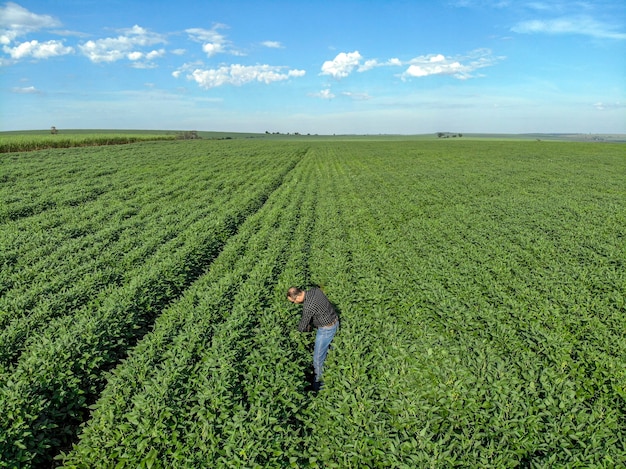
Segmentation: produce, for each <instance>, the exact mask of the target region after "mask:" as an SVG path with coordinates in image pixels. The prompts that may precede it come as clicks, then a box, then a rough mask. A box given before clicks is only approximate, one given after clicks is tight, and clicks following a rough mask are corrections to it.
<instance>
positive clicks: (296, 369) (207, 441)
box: [61, 163, 316, 467]
mask: <svg viewBox="0 0 626 469" xmlns="http://www.w3.org/2000/svg"><path fill="white" fill-rule="evenodd" d="M309 166H310V163H308V164H305V165H300V166H299V167H297V168H296V169H295V170H294V171H293V172H292V174H290V176H289V178H287V179H286V180H285V181H284V184H283V187H282V188H281V190H280V191H278V192H276V193H275V194H273V196H272V197H270V199H268V201H267V203H266V204H265V206H264V207H263V209H262V210H261V211H259V212H258V213H256V214H255V215H254V216H252V217H250V218H249V219H248V220H247V221H246V223H245V224H244V225H243V226H242V227H241V229H240V230H239V232H238V233H237V235H236V236H234V237H233V238H231V239H230V240H229V242H228V244H227V245H226V246H225V247H224V250H223V251H222V253H221V254H220V256H219V257H218V258H217V259H216V260H215V262H214V263H213V264H212V265H211V268H210V270H209V271H208V272H207V273H206V275H204V276H203V277H202V278H200V279H199V280H198V281H197V282H196V283H195V284H194V285H193V287H191V288H189V289H188V290H187V291H186V292H185V295H184V296H183V297H182V298H181V300H180V301H178V302H177V303H176V304H174V305H172V306H171V307H170V308H168V309H167V310H166V311H165V312H164V313H163V314H162V315H161V316H160V317H159V319H158V320H157V322H156V324H155V328H154V331H153V332H152V333H151V334H149V335H148V336H146V337H145V338H144V340H143V341H142V342H141V343H139V344H138V346H137V347H136V348H135V349H134V350H133V352H132V354H131V355H130V356H129V358H128V360H126V361H125V362H124V363H123V364H122V365H120V366H118V367H117V368H116V370H115V371H114V373H113V374H112V376H111V378H110V379H109V381H108V385H107V387H106V388H105V390H104V392H103V394H102V397H101V399H100V400H99V401H98V402H97V404H96V405H95V411H94V412H93V414H92V418H91V420H90V421H89V424H88V425H87V426H86V427H85V429H84V430H83V432H82V434H81V435H80V441H79V443H78V444H77V445H75V447H74V449H73V450H72V451H71V452H70V453H69V454H67V455H65V456H63V457H62V458H61V459H62V460H63V462H64V464H65V467H96V466H100V467H109V466H114V465H117V466H118V467H172V466H185V467H209V466H211V467H229V466H230V467H232V466H244V467H268V466H271V467H288V466H290V465H293V466H294V467H300V466H302V465H303V463H304V462H307V461H308V459H307V455H306V451H305V448H304V438H305V436H306V431H305V429H306V426H307V425H306V422H304V421H302V414H303V413H305V409H306V406H307V397H305V396H304V394H303V392H302V390H303V388H304V385H305V382H304V381H305V370H306V368H307V367H308V366H310V363H309V359H308V354H306V355H307V356H306V358H304V359H303V354H304V353H305V352H304V347H302V345H301V344H300V345H299V343H298V339H299V338H295V340H294V339H293V338H292V334H290V330H293V329H294V324H296V322H297V317H296V316H295V315H292V312H290V310H288V309H287V308H286V301H285V299H284V293H283V292H284V291H286V288H287V287H288V286H289V285H290V282H293V281H294V280H298V279H302V275H303V273H302V272H303V271H302V265H301V261H302V252H303V247H304V246H305V245H306V243H307V242H308V237H309V236H310V233H309V232H308V230H307V227H308V225H309V224H310V223H311V221H312V219H313V214H314V195H315V194H314V191H315V190H316V185H315V184H314V183H312V181H311V175H310V173H308V172H307V171H306V168H307V167H309ZM296 181H297V182H296ZM301 187H304V188H305V189H304V190H302V189H301ZM305 360H306V361H305Z"/></svg>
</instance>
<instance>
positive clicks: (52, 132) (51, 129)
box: [50, 125, 59, 135]
mask: <svg viewBox="0 0 626 469" xmlns="http://www.w3.org/2000/svg"><path fill="white" fill-rule="evenodd" d="M50 133H51V134H52V135H56V134H58V133H59V131H58V130H57V128H56V127H55V126H54V125H53V126H52V127H50Z"/></svg>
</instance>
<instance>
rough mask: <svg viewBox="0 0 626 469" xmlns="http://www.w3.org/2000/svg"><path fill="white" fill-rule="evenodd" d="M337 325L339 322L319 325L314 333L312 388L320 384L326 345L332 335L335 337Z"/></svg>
mask: <svg viewBox="0 0 626 469" xmlns="http://www.w3.org/2000/svg"><path fill="white" fill-rule="evenodd" d="M338 327H339V322H337V324H335V325H333V326H330V327H319V328H318V329H317V333H316V335H315V348H314V350H313V369H314V370H315V384H314V385H313V388H314V389H315V388H316V387H317V388H318V389H319V387H320V386H321V382H322V372H323V371H324V360H326V355H327V354H328V347H329V346H330V343H331V341H332V340H333V337H335V333H336V332H337V328H338ZM316 390H317V389H316Z"/></svg>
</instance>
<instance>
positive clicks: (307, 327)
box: [287, 287, 339, 391]
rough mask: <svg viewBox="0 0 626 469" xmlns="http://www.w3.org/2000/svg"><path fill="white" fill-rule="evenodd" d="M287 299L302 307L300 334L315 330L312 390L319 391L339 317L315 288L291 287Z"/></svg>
mask: <svg viewBox="0 0 626 469" xmlns="http://www.w3.org/2000/svg"><path fill="white" fill-rule="evenodd" d="M287 299H288V300H289V301H291V302H292V303H295V304H301V305H302V318H301V319H300V323H299V324H298V330H299V331H300V332H310V331H311V330H312V328H313V327H315V328H317V333H316V334H315V348H314V349H313V370H314V371H315V382H314V383H313V390H314V391H319V390H320V389H321V387H322V385H323V382H322V371H323V369H324V360H326V354H327V353H328V349H329V347H330V342H331V341H332V340H333V337H335V333H336V332H337V328H338V327H339V317H338V316H337V312H336V311H335V308H334V307H333V305H332V304H331V302H330V301H328V298H326V295H324V292H323V291H322V290H320V289H319V288H317V287H315V288H311V289H309V290H306V291H305V290H301V289H300V288H298V287H291V288H289V290H287Z"/></svg>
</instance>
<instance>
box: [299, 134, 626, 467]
mask: <svg viewBox="0 0 626 469" xmlns="http://www.w3.org/2000/svg"><path fill="white" fill-rule="evenodd" d="M571 148H575V147H571ZM571 148H570V149H571ZM577 148H579V147H577ZM587 148H589V147H587ZM485 149H486V150H489V148H485ZM503 150H507V147H506V145H504V146H502V147H500V146H496V145H493V148H491V151H492V152H493V153H492V154H489V153H487V154H485V153H483V154H481V155H480V159H476V158H472V156H473V155H472V154H471V152H458V153H456V154H454V156H453V154H452V153H448V154H447V155H439V156H438V158H437V159H436V160H433V159H432V158H430V157H429V156H428V155H423V156H422V155H416V156H415V157H414V160H413V161H411V160H409V156H410V149H409V151H407V152H405V153H404V154H403V155H402V156H398V157H396V158H392V157H390V155H388V154H384V153H382V151H384V149H383V148H374V149H373V151H371V152H369V151H366V150H365V149H364V148H361V151H360V152H359V156H358V158H349V157H347V153H348V151H349V150H348V149H345V148H344V149H341V148H338V149H337V152H338V153H339V152H340V154H341V156H340V157H339V155H337V156H334V157H332V156H331V157H330V158H329V159H330V160H332V159H336V160H340V161H341V164H334V165H331V164H328V161H327V162H326V164H324V165H320V175H319V176H318V177H319V178H320V179H324V180H333V181H337V183H336V186H333V185H332V184H326V185H324V189H325V190H324V191H322V192H321V193H320V196H319V200H320V201H322V202H323V203H322V204H321V207H320V210H327V211H328V212H329V213H330V214H333V213H335V212H337V211H338V210H339V211H340V213H341V223H338V224H337V223H328V224H327V225H325V226H324V227H320V228H321V229H320V231H319V232H318V233H314V235H313V239H314V240H316V241H317V242H318V244H317V245H316V246H314V247H313V249H312V253H313V258H312V259H311V264H312V265H314V266H316V268H315V270H314V271H313V272H312V275H313V276H314V277H317V278H320V279H322V280H321V281H323V282H327V283H331V282H332V285H333V287H332V294H333V295H334V297H337V298H347V297H349V298H350V301H346V304H342V307H341V310H342V312H343V318H344V320H343V322H342V324H343V328H342V330H343V333H342V334H341V335H340V337H339V338H338V342H339V343H338V345H337V348H338V353H337V355H336V363H335V364H334V366H329V373H328V375H329V376H328V378H327V379H328V381H331V386H332V388H331V389H329V391H330V392H328V393H327V394H326V395H325V396H324V397H325V401H323V403H322V405H320V406H319V407H316V409H315V410H317V411H318V412H321V414H322V415H321V416H320V419H319V421H320V426H322V427H323V428H324V429H325V430H324V432H323V434H320V435H319V437H318V438H319V439H318V440H317V442H316V441H312V444H313V445H315V444H316V443H317V444H318V445H319V447H320V448H322V449H321V450H320V458H321V459H322V460H323V462H324V464H323V465H324V466H325V467H332V466H336V467H357V466H360V467H363V466H367V467H377V466H387V465H388V466H392V467H427V466H428V467H430V466H436V467H439V466H456V465H458V466H462V467H518V466H520V465H533V466H536V467H550V466H553V465H555V464H556V465H559V466H561V467H575V466H577V465H591V466H594V465H598V466H603V465H620V464H623V463H624V461H625V458H626V452H625V451H624V450H625V446H624V445H625V436H626V433H625V427H624V410H625V409H624V392H623V383H624V379H625V377H626V376H625V374H624V356H626V343H625V342H624V340H623V336H622V335H621V334H620V332H619V331H620V327H619V321H620V320H621V321H623V320H624V302H623V298H624V293H625V292H624V285H625V283H624V275H623V271H619V270H618V269H616V268H615V266H616V265H619V264H620V263H622V264H623V261H624V258H623V251H620V236H621V235H620V233H621V228H619V223H618V222H619V221H620V220H623V218H624V211H623V209H621V208H620V204H619V203H617V204H616V202H619V201H620V200H623V197H624V193H623V189H622V190H621V192H614V190H615V189H616V188H617V187H618V186H619V183H618V181H619V180H620V178H623V175H624V170H625V168H624V163H623V160H620V159H616V158H614V157H613V156H612V155H610V154H609V155H605V156H604V157H600V160H601V161H605V162H611V163H613V164H612V165H610V166H611V169H612V171H607V172H606V173H605V171H600V172H601V173H602V174H599V173H598V167H597V166H594V167H591V166H588V167H587V168H586V169H583V170H581V168H584V167H585V166H586V162H587V159H588V158H589V157H590V155H588V154H586V153H585V152H584V151H581V153H580V154H578V155H572V154H557V155H554V156H555V157H556V158H554V162H553V163H551V164H547V165H546V162H545V155H544V154H540V155H533V154H532V153H528V154H525V155H524V156H523V157H520V158H519V160H517V161H515V160H514V161H511V160H509V159H508V158H506V157H504V156H503V153H502V151H503ZM615 150H617V149H615ZM331 155H332V152H331ZM614 155H617V153H614ZM596 163H597V161H596ZM608 166H609V165H607V167H608ZM551 171H554V173H555V174H558V176H556V175H552V174H550V172H551ZM509 172H510V173H513V174H515V176H510V175H509V176H507V177H502V175H503V174H507V173H509ZM437 173H439V174H438V175H437V177H433V174H437ZM596 177H601V178H602V179H603V180H604V181H606V185H605V186H604V187H599V186H598V185H597V184H596V179H595V178H596ZM532 179H534V182H529V180H532ZM555 186H556V187H555ZM573 187H576V188H577V190H578V191H577V192H572V188H573ZM326 191H328V192H326ZM588 200H593V205H591V206H590V205H589V204H588V203H587V201H588ZM326 204H328V206H327V207H326V206H325V205H326ZM564 206H565V207H567V210H565V209H564ZM582 213H584V214H585V217H586V218H585V219H586V220H589V223H579V224H577V225H576V224H574V223H573V220H571V219H570V217H571V218H574V219H578V220H577V221H578V222H580V221H581V220H582V219H583V217H582V216H581V215H582ZM564 214H565V215H564ZM333 218H335V217H332V216H327V217H322V219H326V220H331V219H333ZM598 231H599V232H602V233H603V235H604V238H603V239H602V240H601V244H599V245H595V244H594V243H590V242H589V241H588V240H589V238H590V237H591V238H593V237H595V236H594V233H596V232H598ZM322 233H323V236H322ZM333 233H335V234H333ZM529 240H533V241H532V242H529ZM598 241H600V240H598ZM599 246H602V247H601V248H600V249H601V250H600V249H599ZM599 251H600V252H601V254H599ZM338 253H339V254H338ZM581 258H587V259H589V258H590V259H593V262H589V263H582V262H581ZM337 259H339V260H337ZM345 259H349V262H350V268H349V269H347V268H346V267H345ZM546 273H549V274H550V275H546ZM339 276H340V278H341V279H342V280H343V282H344V283H343V284H342V283H340V282H338V281H337V280H338V278H337V277H339ZM317 403H318V402H317V401H316V404H317ZM332 422H343V424H341V425H333V424H332ZM338 448H341V451H338Z"/></svg>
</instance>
